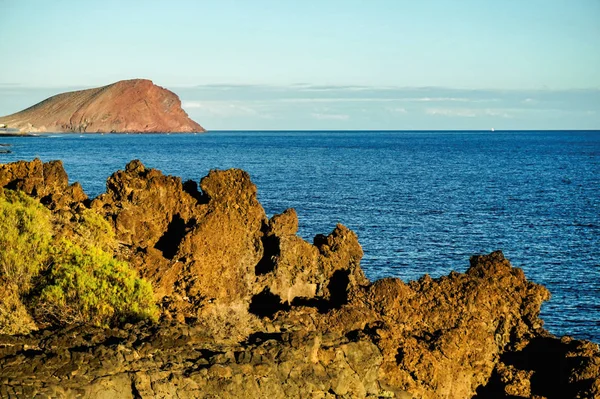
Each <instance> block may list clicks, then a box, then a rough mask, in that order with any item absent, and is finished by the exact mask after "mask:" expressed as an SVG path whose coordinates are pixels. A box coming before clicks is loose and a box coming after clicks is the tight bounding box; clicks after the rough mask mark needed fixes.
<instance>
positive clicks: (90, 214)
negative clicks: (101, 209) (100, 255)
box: [74, 209, 117, 252]
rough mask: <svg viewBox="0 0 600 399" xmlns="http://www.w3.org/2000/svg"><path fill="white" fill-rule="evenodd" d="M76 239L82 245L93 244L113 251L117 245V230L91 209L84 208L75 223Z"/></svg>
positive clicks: (88, 245) (104, 249)
mask: <svg viewBox="0 0 600 399" xmlns="http://www.w3.org/2000/svg"><path fill="white" fill-rule="evenodd" d="M75 237H76V238H75ZM74 240H77V241H76V242H77V244H79V245H80V246H82V247H90V246H93V247H97V248H100V249H101V250H103V251H106V252H113V251H114V250H115V248H116V246H117V241H116V239H115V232H114V230H113V228H112V226H111V225H110V223H108V222H107V221H106V220H105V219H104V218H103V217H102V216H100V214H98V213H97V212H94V211H93V210H91V209H86V210H84V211H83V213H82V214H81V215H80V216H79V220H78V223H76V225H75V236H74Z"/></svg>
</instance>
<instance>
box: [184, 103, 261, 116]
mask: <svg viewBox="0 0 600 399" xmlns="http://www.w3.org/2000/svg"><path fill="white" fill-rule="evenodd" d="M182 106H183V108H185V109H188V110H189V109H195V110H198V111H202V112H204V113H207V114H210V115H212V116H217V117H240V116H245V117H247V116H254V117H269V116H268V115H267V114H263V113H261V112H259V111H258V110H257V109H255V108H252V107H250V106H248V105H247V104H245V103H242V102H230V101H184V102H183V103H182Z"/></svg>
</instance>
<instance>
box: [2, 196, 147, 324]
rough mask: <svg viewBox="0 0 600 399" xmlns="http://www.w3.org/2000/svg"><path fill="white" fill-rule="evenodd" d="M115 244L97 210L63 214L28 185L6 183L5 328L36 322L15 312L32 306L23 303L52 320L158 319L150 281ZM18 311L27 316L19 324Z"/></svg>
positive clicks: (37, 315)
mask: <svg viewBox="0 0 600 399" xmlns="http://www.w3.org/2000/svg"><path fill="white" fill-rule="evenodd" d="M58 217H60V215H58ZM53 221H55V222H57V223H58V225H60V226H62V228H60V229H58V230H59V231H60V235H61V236H62V238H58V237H57V236H54V231H53V230H54V229H53ZM115 248H116V240H115V234H114V231H113V229H112V227H111V226H110V224H109V223H108V222H107V221H106V220H104V219H103V218H102V217H101V216H100V215H99V214H98V213H96V212H94V211H92V210H84V211H83V212H82V213H81V214H79V215H78V216H77V217H76V219H74V220H69V219H66V220H65V221H62V222H61V221H60V220H58V219H54V218H53V214H52V213H51V212H50V211H49V210H48V209H46V208H45V207H43V206H42V205H41V204H40V203H39V202H38V201H36V200H34V199H32V198H30V197H28V196H27V195H25V194H24V193H22V192H20V191H12V190H5V189H2V188H0V292H3V293H4V295H5V296H6V295H8V294H7V293H8V292H9V291H10V292H11V293H12V294H11V295H12V296H10V298H8V297H6V298H4V299H3V303H2V306H0V331H5V332H7V331H8V332H11V331H21V330H23V328H25V327H27V328H29V329H31V328H32V327H31V326H30V325H29V324H32V322H31V318H27V317H25V316H24V315H22V316H23V317H21V316H17V314H19V313H18V312H17V310H19V311H22V312H25V313H26V310H25V307H24V306H23V305H22V303H25V304H26V305H28V307H29V309H31V312H32V313H33V315H34V318H35V320H36V321H37V322H41V323H45V324H53V325H57V324H58V325H63V324H70V323H92V324H95V325H99V326H108V325H111V324H114V323H118V322H122V321H136V320H139V319H147V318H150V319H156V318H157V316H158V309H157V307H156V304H155V302H154V295H153V292H152V286H151V285H150V283H148V282H147V281H145V280H143V279H141V278H139V277H138V275H137V273H136V271H135V270H133V269H132V268H130V267H129V265H128V264H127V263H126V262H122V261H118V260H116V259H115V258H114V257H113V256H112V255H111V253H112V252H113V251H114V249H115ZM9 288H10V290H9ZM9 299H10V301H9ZM22 312H21V313H22ZM13 316H14V317H13ZM18 319H23V320H25V321H27V320H29V321H27V323H29V324H27V325H26V326H24V327H23V328H21V327H19V326H18V325H17V324H18V322H19V320H18ZM17 327H19V328H17ZM23 331H24V330H23Z"/></svg>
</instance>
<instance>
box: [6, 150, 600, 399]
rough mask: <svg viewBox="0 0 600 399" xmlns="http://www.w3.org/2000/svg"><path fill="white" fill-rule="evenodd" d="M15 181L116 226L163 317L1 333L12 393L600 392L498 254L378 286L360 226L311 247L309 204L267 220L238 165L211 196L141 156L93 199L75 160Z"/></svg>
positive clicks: (340, 229) (50, 203)
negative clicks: (304, 234) (305, 233)
mask: <svg viewBox="0 0 600 399" xmlns="http://www.w3.org/2000/svg"><path fill="white" fill-rule="evenodd" d="M0 186H5V187H11V188H16V189H20V190H22V191H23V192H24V193H25V194H27V195H29V196H32V197H33V198H35V199H42V198H44V201H45V203H46V207H47V208H48V209H51V210H53V212H56V213H57V214H60V215H61V219H60V220H62V221H63V222H62V223H67V225H66V226H65V230H64V231H66V232H68V231H72V230H73V227H72V226H70V225H69V223H71V222H69V220H77V218H78V215H80V213H81V212H95V213H97V214H98V215H101V216H102V217H103V218H105V220H107V221H109V222H110V223H112V228H114V231H115V233H116V235H117V238H118V240H119V242H120V244H119V245H120V246H121V249H122V251H121V254H122V256H123V257H124V258H125V259H126V260H128V262H129V263H130V264H131V265H135V267H136V268H137V269H138V270H139V271H140V273H141V274H142V275H144V276H145V278H147V279H149V281H151V282H152V285H153V286H154V288H155V290H156V292H157V300H159V302H160V303H161V312H162V316H161V321H160V322H159V323H158V324H154V323H151V322H142V323H137V324H136V323H128V324H123V325H116V326H113V328H111V329H104V328H98V327H93V326H89V325H83V326H69V325H67V326H56V327H58V328H56V327H55V328H54V329H41V330H39V331H37V332H36V331H32V332H31V333H30V334H29V335H22V336H0V379H2V381H3V382H5V383H4V385H3V387H2V389H4V390H5V391H6V392H7V394H12V395H13V396H15V397H27V396H31V394H32V393H35V392H38V393H43V394H47V395H50V396H57V397H67V396H69V395H73V394H74V393H75V392H80V393H83V394H84V396H86V397H93V396H94V395H96V394H98V393H99V392H100V391H101V390H102V391H106V390H107V389H108V390H110V391H111V392H112V393H113V397H117V398H120V397H123V398H125V397H131V396H132V395H133V396H134V397H135V396H136V395H137V396H138V397H139V396H142V397H143V396H153V395H154V396H156V395H158V394H159V393H160V394H163V395H167V396H179V397H202V395H208V393H209V392H220V395H221V396H222V397H232V398H233V397H265V396H268V397H273V398H284V397H303V395H304V396H306V394H307V393H312V394H314V395H319V396H320V397H332V398H333V397H367V396H369V395H370V396H372V397H399V398H410V397H413V396H414V397H421V398H428V399H434V398H441V397H451V398H465V397H477V398H480V397H481V398H486V397H491V396H493V395H501V394H508V395H513V396H514V395H515V394H516V393H519V396H521V397H536V395H537V397H539V396H545V397H548V398H552V397H561V398H563V397H565V398H566V397H575V396H577V395H579V397H593V395H597V394H598V393H600V385H599V384H598V381H600V379H599V377H600V351H599V349H598V344H597V343H593V342H589V341H583V340H574V339H572V338H569V337H562V338H557V337H554V336H552V335H551V334H549V333H548V332H547V331H546V330H544V329H543V322H542V321H541V320H540V319H539V311H540V307H541V305H542V303H543V302H544V301H546V300H548V299H549V292H548V290H547V289H546V288H544V287H543V286H541V285H538V284H535V283H533V282H531V281H528V280H527V279H526V278H525V274H524V273H523V271H522V270H521V269H519V268H515V267H513V266H512V265H511V264H510V262H509V261H508V260H507V259H506V258H505V257H504V255H503V254H502V253H501V252H499V251H497V252H493V253H491V254H489V255H480V256H473V257H472V258H471V261H470V266H469V268H468V269H467V271H466V272H465V273H456V272H451V273H450V274H448V275H447V276H442V277H440V278H436V279H432V278H431V277H429V276H427V275H425V276H423V277H421V278H420V279H419V280H416V281H412V282H410V283H404V282H403V281H401V280H400V279H396V278H383V279H380V280H377V281H373V282H371V281H369V280H367V279H366V278H365V276H364V274H363V271H362V269H361V266H360V260H361V258H362V256H363V252H362V248H361V246H360V244H359V243H358V238H357V236H356V234H355V233H354V232H352V231H351V230H349V229H348V228H346V227H345V226H343V225H337V226H336V227H335V228H334V229H333V231H332V232H331V233H330V234H328V235H323V234H318V235H317V236H315V238H314V240H313V243H312V244H311V243H310V242H307V241H305V240H303V239H301V238H300V237H298V235H297V230H298V223H299V221H298V216H297V214H296V211H295V210H294V209H288V210H286V211H284V212H283V213H281V214H278V215H274V216H273V217H271V218H270V219H267V218H266V215H265V211H264V209H263V208H262V206H261V205H260V203H259V202H258V200H257V188H256V186H254V184H253V183H252V182H251V180H250V177H249V175H248V174H247V173H245V172H244V171H241V170H235V169H229V170H225V171H222V170H221V171H219V170H213V171H211V172H210V173H209V174H208V175H207V176H205V177H204V178H202V179H201V180H200V182H199V186H198V184H197V183H195V182H186V183H185V184H184V183H182V181H181V179H179V178H177V177H173V176H165V175H163V174H162V173H161V172H160V171H158V170H156V169H150V168H147V167H145V166H144V165H143V164H142V163H141V162H140V161H132V162H130V163H128V164H127V165H126V167H125V169H124V170H119V171H117V172H115V173H114V174H113V175H112V176H111V177H110V178H109V179H108V181H107V185H106V190H107V191H106V192H105V193H104V194H101V195H99V196H97V197H96V198H93V199H88V198H87V196H86V195H85V193H83V192H82V190H81V186H79V185H78V184H77V183H74V184H72V185H69V184H68V177H67V175H66V173H65V171H64V169H63V167H62V163H61V162H59V161H55V162H48V163H42V162H41V161H39V160H35V161H31V162H17V163H13V164H7V165H2V166H1V167H0ZM165 193H166V194H167V195H165ZM65 215H72V217H65ZM127 248H137V249H136V250H134V251H131V250H127ZM197 248H202V250H196V249H197ZM200 277H202V278H200ZM32 347H33V348H36V349H35V350H34V351H31V350H30V349H29V348H32ZM574 357H577V359H579V361H578V362H570V361H569V359H572V358H574ZM48 358H52V359H53V360H52V361H50V362H48V361H47V359H48ZM15 359H16V360H15ZM556 364H561V367H556ZM34 369H35V370H36V371H35V373H34V372H31V370H34ZM539 381H544V384H539ZM0 393H2V394H3V395H4V391H2V392H0ZM134 393H137V394H134Z"/></svg>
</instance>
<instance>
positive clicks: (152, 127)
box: [0, 79, 205, 133]
mask: <svg viewBox="0 0 600 399" xmlns="http://www.w3.org/2000/svg"><path fill="white" fill-rule="evenodd" d="M0 126H2V128H3V130H10V133H15V132H20V133H29V132H56V133H61V132H64V133H72V132H78V133H111V132H118V133H176V132H181V133H191V132H204V131H205V129H204V128H203V127H202V126H200V125H199V124H198V123H196V122H194V121H193V120H191V119H190V118H189V116H188V115H187V113H186V112H185V111H184V110H183V109H182V108H181V100H180V99H179V97H178V96H177V95H176V94H175V93H173V92H171V91H169V90H167V89H165V88H163V87H160V86H157V85H155V84H154V83H152V81H150V80H146V79H132V80H121V81H119V82H116V83H113V84H110V85H108V86H103V87H97V88H93V89H87V90H79V91H72V92H68V93H61V94H57V95H55V96H52V97H50V98H47V99H46V100H44V101H42V102H40V103H38V104H35V105H33V106H31V107H29V108H27V109H25V110H23V111H20V112H17V113H15V114H12V115H8V116H4V117H0ZM7 133H8V132H7Z"/></svg>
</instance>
